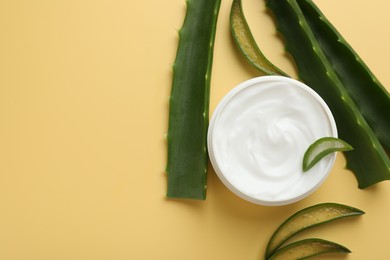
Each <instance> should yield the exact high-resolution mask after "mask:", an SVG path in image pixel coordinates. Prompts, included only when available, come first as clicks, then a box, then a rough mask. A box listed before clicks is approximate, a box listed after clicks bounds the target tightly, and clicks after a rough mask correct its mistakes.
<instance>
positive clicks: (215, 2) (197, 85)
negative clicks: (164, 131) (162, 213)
mask: <svg viewBox="0 0 390 260" xmlns="http://www.w3.org/2000/svg"><path fill="white" fill-rule="evenodd" d="M186 3H187V12H186V16H185V20H184V23H183V26H182V28H181V29H180V31H179V46H178V49H177V54H176V60H175V63H174V65H173V82H172V90H171V96H170V109H169V126H168V137H167V138H168V164H167V174H168V192H167V197H168V198H189V199H201V200H203V199H205V198H206V181H207V161H208V157H207V156H208V155H207V147H206V142H207V138H206V137H207V128H208V120H209V119H208V116H209V115H208V114H209V98H210V79H211V67H212V61H213V50H214V39H215V31H216V25H217V19H218V12H219V8H220V4H221V0H187V1H186Z"/></svg>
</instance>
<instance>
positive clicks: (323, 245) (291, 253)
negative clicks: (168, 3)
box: [267, 238, 351, 260]
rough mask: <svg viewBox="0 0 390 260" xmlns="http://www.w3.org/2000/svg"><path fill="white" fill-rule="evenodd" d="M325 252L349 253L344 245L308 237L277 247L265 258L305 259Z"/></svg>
mask: <svg viewBox="0 0 390 260" xmlns="http://www.w3.org/2000/svg"><path fill="white" fill-rule="evenodd" d="M325 253H351V251H350V250H349V249H348V248H346V247H345V246H342V245H340V244H337V243H334V242H331V241H328V240H324V239H319V238H308V239H304V240H300V241H297V242H294V243H291V244H289V245H287V246H285V247H283V248H281V249H279V250H278V251H276V252H275V253H274V254H273V255H271V256H270V257H269V258H267V260H297V259H307V258H309V257H312V256H316V255H320V254H325Z"/></svg>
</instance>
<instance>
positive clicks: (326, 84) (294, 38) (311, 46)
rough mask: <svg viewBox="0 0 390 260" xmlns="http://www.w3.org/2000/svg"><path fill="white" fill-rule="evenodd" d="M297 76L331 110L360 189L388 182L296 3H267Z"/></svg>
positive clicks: (382, 159) (383, 162)
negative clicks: (293, 62) (348, 149)
mask: <svg viewBox="0 0 390 260" xmlns="http://www.w3.org/2000/svg"><path fill="white" fill-rule="evenodd" d="M267 6H268V7H269V8H270V10H271V11H272V12H273V14H274V17H275V19H276V21H277V25H278V30H279V31H280V32H281V34H282V35H283V36H284V39H285V41H286V50H287V51H288V52H290V53H291V54H292V56H293V58H294V60H295V63H296V65H297V68H298V73H299V77H300V78H301V79H302V80H303V81H304V82H305V83H306V84H307V85H309V86H310V87H312V88H313V89H314V90H315V91H316V92H317V93H318V94H319V95H320V96H321V97H322V98H323V99H324V100H325V102H326V103H327V104H328V106H329V107H330V109H331V111H332V113H333V115H334V117H335V120H336V123H337V126H338V131H339V136H340V138H341V139H343V140H345V141H346V142H348V143H349V144H350V145H352V146H353V147H354V150H353V151H350V152H348V153H346V154H345V156H346V158H347V168H349V169H350V170H352V172H353V173H354V174H355V176H356V178H357V181H358V186H359V188H365V187H368V186H370V185H373V184H375V183H377V182H380V181H383V180H389V179H390V160H389V158H388V156H387V154H386V152H385V150H384V148H383V147H382V146H381V144H380V143H379V141H378V139H377V137H376V136H375V134H374V132H373V131H372V129H371V127H370V126H369V125H368V123H367V121H366V120H365V119H364V117H363V116H362V114H361V113H360V111H359V110H358V108H357V106H356V104H355V103H354V101H353V100H352V98H351V97H350V95H349V93H348V92H347V90H346V89H345V87H344V85H343V83H342V82H341V81H340V79H339V77H338V75H337V74H336V72H335V71H334V70H333V68H332V66H331V64H330V63H329V61H328V59H327V58H326V56H325V54H324V53H323V51H322V49H321V46H320V45H319V43H318V41H317V40H316V38H315V36H314V34H313V32H312V31H311V29H310V27H309V25H308V23H307V21H306V19H305V17H304V15H303V14H302V11H301V9H300V7H299V5H298V3H297V2H296V0H268V1H267Z"/></svg>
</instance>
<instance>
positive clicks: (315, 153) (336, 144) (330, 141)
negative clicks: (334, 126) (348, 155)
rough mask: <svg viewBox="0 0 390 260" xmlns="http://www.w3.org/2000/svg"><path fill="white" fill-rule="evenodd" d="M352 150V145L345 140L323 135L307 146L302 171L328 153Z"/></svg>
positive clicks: (309, 167)
mask: <svg viewBox="0 0 390 260" xmlns="http://www.w3.org/2000/svg"><path fill="white" fill-rule="evenodd" d="M351 150H353V148H352V146H351V145H350V144H348V143H347V142H345V141H343V140H341V139H339V138H335V137H323V138H320V139H318V140H316V141H315V142H314V143H312V144H311V145H310V146H309V148H307V150H306V152H305V154H304V156H303V162H302V168H303V171H304V172H305V171H308V170H309V169H311V168H312V167H313V166H314V165H315V164H316V163H317V162H319V161H320V160H321V159H322V158H324V157H325V156H327V155H328V154H331V153H334V152H337V151H351Z"/></svg>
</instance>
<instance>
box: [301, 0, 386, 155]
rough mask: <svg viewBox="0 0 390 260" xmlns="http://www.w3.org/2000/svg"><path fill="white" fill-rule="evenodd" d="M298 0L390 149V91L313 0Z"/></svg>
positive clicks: (329, 56)
mask: <svg viewBox="0 0 390 260" xmlns="http://www.w3.org/2000/svg"><path fill="white" fill-rule="evenodd" d="M297 2H298V4H299V7H300V8H301V10H302V13H303V15H304V16H305V19H306V21H307V23H308V24H309V26H310V29H311V31H312V32H313V34H314V36H315V38H316V39H317V42H318V44H319V46H320V47H321V49H322V51H323V52H324V54H325V56H326V58H327V59H328V61H329V62H330V64H331V66H332V68H333V70H334V71H335V72H336V73H337V75H338V76H339V78H340V80H341V81H342V82H343V84H344V86H345V88H346V89H347V91H348V93H349V94H350V95H351V97H352V99H353V100H354V102H355V103H356V105H357V106H358V108H359V110H360V112H361V113H362V115H363V116H364V118H365V119H366V120H367V122H368V124H369V125H370V126H371V128H372V129H373V130H374V132H375V134H376V136H377V137H378V139H379V141H380V143H381V144H382V145H383V146H384V147H385V149H386V150H387V151H388V152H390V134H389V133H390V117H389V114H390V95H389V93H388V92H387V90H386V89H385V88H384V86H383V85H382V84H381V83H380V82H379V80H378V79H377V78H376V77H375V75H374V74H373V73H372V72H371V70H370V69H369V68H368V67H367V65H366V64H365V63H364V61H363V60H362V59H361V57H359V55H358V54H357V53H356V52H355V51H354V49H353V48H352V47H351V46H350V45H349V44H348V43H347V41H346V40H345V39H344V38H343V36H342V35H341V34H340V33H339V32H338V31H337V30H336V28H335V27H334V26H333V25H332V24H331V23H330V21H329V20H328V19H327V18H326V17H325V15H324V14H323V13H322V12H321V11H320V9H319V8H318V7H317V6H316V5H315V4H314V3H313V1H311V0H298V1H297Z"/></svg>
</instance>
